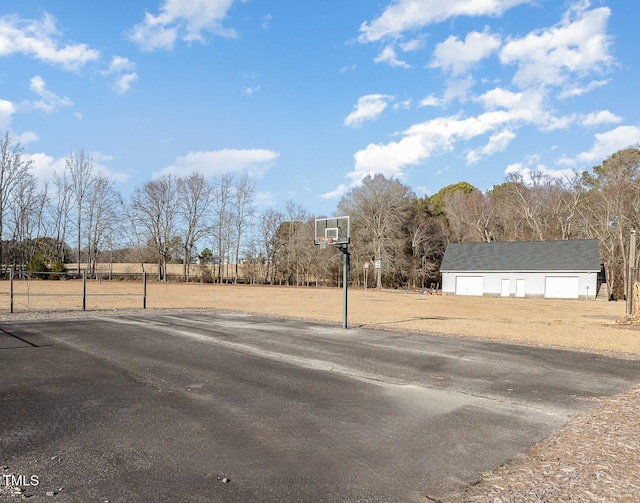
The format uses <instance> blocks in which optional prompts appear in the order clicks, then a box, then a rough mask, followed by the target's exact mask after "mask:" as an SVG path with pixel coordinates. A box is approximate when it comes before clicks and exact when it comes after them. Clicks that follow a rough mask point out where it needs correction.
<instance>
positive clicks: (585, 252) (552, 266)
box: [440, 239, 600, 272]
mask: <svg viewBox="0 0 640 503" xmlns="http://www.w3.org/2000/svg"><path fill="white" fill-rule="evenodd" d="M599 270H600V255H599V250H598V240H597V239H572V240H565V241H513V242H503V243H450V244H449V245H447V249H446V250H445V253H444V259H443V260H442V265H441V266H440V271H444V272H448V271H599Z"/></svg>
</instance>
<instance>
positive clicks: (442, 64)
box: [431, 31, 501, 76]
mask: <svg viewBox="0 0 640 503" xmlns="http://www.w3.org/2000/svg"><path fill="white" fill-rule="evenodd" d="M500 44H501V41H500V37H499V36H497V35H491V34H490V33H487V32H486V31H485V32H483V33H479V32H477V31H474V32H471V33H468V34H467V36H466V38H465V40H464V42H463V41H461V40H460V39H459V38H458V37H454V36H450V37H449V38H447V40H445V41H444V42H440V43H439V44H438V45H436V48H435V51H434V57H433V61H432V63H431V66H432V67H434V68H441V69H442V70H444V71H446V72H450V73H451V75H454V76H457V75H462V74H463V73H465V72H467V71H468V70H469V69H470V68H471V67H472V66H473V65H474V64H476V63H477V62H478V61H481V60H483V59H485V58H486V57H488V56H490V55H491V54H492V53H493V52H495V51H496V50H497V49H498V48H499V47H500Z"/></svg>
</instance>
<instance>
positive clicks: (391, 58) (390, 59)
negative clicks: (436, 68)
mask: <svg viewBox="0 0 640 503" xmlns="http://www.w3.org/2000/svg"><path fill="white" fill-rule="evenodd" d="M373 61H374V62H375V63H387V64H388V65H389V66H393V67H395V68H411V65H410V64H408V63H407V62H406V61H402V60H400V59H398V56H397V55H396V50H395V48H394V47H393V46H392V45H388V46H386V47H385V48H384V49H382V51H380V54H378V55H377V56H376V57H375V58H374V59H373Z"/></svg>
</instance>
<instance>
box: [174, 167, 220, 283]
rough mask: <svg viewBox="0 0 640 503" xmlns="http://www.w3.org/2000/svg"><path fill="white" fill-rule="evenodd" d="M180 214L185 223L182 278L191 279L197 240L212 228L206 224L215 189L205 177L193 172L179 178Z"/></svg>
mask: <svg viewBox="0 0 640 503" xmlns="http://www.w3.org/2000/svg"><path fill="white" fill-rule="evenodd" d="M178 197H179V203H180V210H179V214H180V217H181V219H182V221H183V223H184V242H183V248H184V256H183V258H182V278H183V279H184V280H185V281H189V275H190V274H189V273H190V264H191V256H192V254H193V249H194V247H195V244H196V242H197V241H198V240H199V239H201V238H203V237H204V236H205V235H207V234H208V233H209V232H210V231H211V228H210V227H208V226H207V225H205V219H206V218H207V216H208V214H209V210H210V208H211V202H212V200H213V189H212V188H211V186H210V185H209V184H208V183H207V181H206V180H205V178H204V177H203V176H202V175H200V174H197V173H193V174H192V175H190V176H188V177H187V178H182V179H180V180H178Z"/></svg>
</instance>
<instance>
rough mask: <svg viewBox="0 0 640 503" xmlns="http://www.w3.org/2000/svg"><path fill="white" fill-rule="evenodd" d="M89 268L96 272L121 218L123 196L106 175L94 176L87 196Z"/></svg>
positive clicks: (92, 272)
mask: <svg viewBox="0 0 640 503" xmlns="http://www.w3.org/2000/svg"><path fill="white" fill-rule="evenodd" d="M86 201H87V205H86V212H87V215H86V220H87V224H86V227H87V270H88V271H89V272H90V273H91V274H96V269H97V265H98V256H99V254H100V251H101V248H102V245H103V243H105V242H106V241H107V239H109V238H111V237H112V236H109V234H113V233H114V232H115V229H116V222H117V220H118V219H119V218H120V216H121V214H120V211H119V210H120V208H121V204H120V202H121V197H120V194H119V192H118V191H117V190H116V189H115V186H114V182H113V180H111V179H109V178H106V177H104V176H97V177H96V178H94V180H93V183H92V185H91V187H90V188H89V191H88V193H87V196H86Z"/></svg>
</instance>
